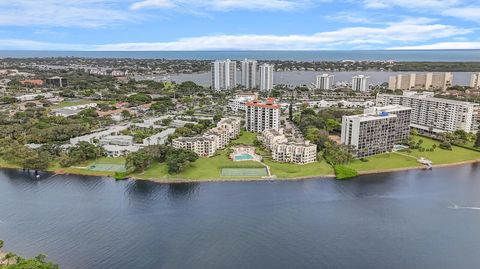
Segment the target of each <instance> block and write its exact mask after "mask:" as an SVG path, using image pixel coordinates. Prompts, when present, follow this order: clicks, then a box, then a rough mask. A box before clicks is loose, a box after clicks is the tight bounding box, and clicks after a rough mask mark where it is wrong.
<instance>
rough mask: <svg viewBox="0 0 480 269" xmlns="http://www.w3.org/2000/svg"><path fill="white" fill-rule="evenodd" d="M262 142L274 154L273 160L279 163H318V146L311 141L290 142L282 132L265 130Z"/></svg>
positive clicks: (281, 130)
mask: <svg viewBox="0 0 480 269" xmlns="http://www.w3.org/2000/svg"><path fill="white" fill-rule="evenodd" d="M260 140H261V141H262V143H263V144H264V145H265V147H266V148H267V149H269V150H270V152H271V153H272V159H273V160H275V161H277V162H287V163H296V164H307V163H313V162H316V161H317V145H316V144H311V143H310V141H303V140H302V141H289V139H288V138H287V137H286V136H285V134H284V133H283V129H280V130H273V129H269V130H265V131H263V132H262V134H261V136H260Z"/></svg>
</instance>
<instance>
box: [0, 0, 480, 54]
mask: <svg viewBox="0 0 480 269" xmlns="http://www.w3.org/2000/svg"><path fill="white" fill-rule="evenodd" d="M0 49H40V50H43V49H49V50H224V49H239V50H248V49H251V50H351V49H480V0H297V1H294V0H210V1H207V0H0Z"/></svg>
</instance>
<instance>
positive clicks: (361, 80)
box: [352, 75, 369, 92]
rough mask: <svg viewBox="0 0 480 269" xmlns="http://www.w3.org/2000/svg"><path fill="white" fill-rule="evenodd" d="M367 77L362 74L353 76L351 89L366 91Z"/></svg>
mask: <svg viewBox="0 0 480 269" xmlns="http://www.w3.org/2000/svg"><path fill="white" fill-rule="evenodd" d="M368 78H369V77H367V76H364V75H358V76H354V77H353V78H352V90H353V91H355V92H366V91H368Z"/></svg>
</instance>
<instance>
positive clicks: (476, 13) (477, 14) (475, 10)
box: [443, 6, 480, 22]
mask: <svg viewBox="0 0 480 269" xmlns="http://www.w3.org/2000/svg"><path fill="white" fill-rule="evenodd" d="M443 15H446V16H452V17H457V18H460V19H464V20H471V21H477V22H480V7H478V6H475V7H473V6H467V7H459V8H449V9H448V10H445V11H444V12H443Z"/></svg>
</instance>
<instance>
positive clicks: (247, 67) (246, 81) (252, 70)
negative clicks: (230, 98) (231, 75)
mask: <svg viewBox="0 0 480 269" xmlns="http://www.w3.org/2000/svg"><path fill="white" fill-rule="evenodd" d="M241 71H242V73H241V74H242V77H241V79H242V82H241V84H242V85H243V86H244V87H245V88H247V89H253V88H256V87H257V61H255V60H248V59H245V60H243V61H241Z"/></svg>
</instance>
